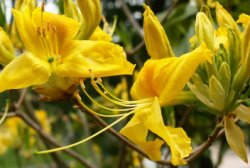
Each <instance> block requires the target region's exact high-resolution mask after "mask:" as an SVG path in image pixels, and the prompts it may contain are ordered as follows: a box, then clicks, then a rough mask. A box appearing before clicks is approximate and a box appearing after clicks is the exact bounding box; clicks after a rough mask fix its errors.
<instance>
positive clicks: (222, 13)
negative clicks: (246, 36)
mask: <svg viewBox="0 0 250 168" xmlns="http://www.w3.org/2000/svg"><path fill="white" fill-rule="evenodd" d="M216 18H217V22H218V24H219V26H220V27H225V26H226V25H228V26H230V27H231V28H232V29H233V30H234V31H235V32H236V33H237V35H238V36H240V30H239V28H238V26H237V24H236V22H235V21H234V19H233V17H232V16H231V15H230V14H229V13H228V12H227V11H226V10H225V9H224V8H223V7H222V6H221V5H220V4H219V3H218V2H217V3H216Z"/></svg>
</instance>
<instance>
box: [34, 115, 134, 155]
mask: <svg viewBox="0 0 250 168" xmlns="http://www.w3.org/2000/svg"><path fill="white" fill-rule="evenodd" d="M132 113H134V112H133V111H132V112H130V113H127V114H126V115H124V116H122V117H121V118H119V119H118V120H116V121H114V122H113V123H111V124H110V125H108V126H106V127H105V128H103V129H102V130H100V131H98V132H96V133H94V134H93V135H91V136H89V137H87V138H85V139H83V140H81V141H78V142H76V143H73V144H70V145H67V146H63V147H60V148H54V149H50V150H45V151H38V152H35V154H36V155H40V154H47V153H52V152H57V151H61V150H65V149H68V148H72V147H75V146H77V145H80V144H82V143H84V142H87V141H88V140H90V139H92V138H94V137H96V136H97V135H99V134H101V133H103V132H104V131H106V130H108V129H109V128H111V127H113V126H114V125H115V124H117V123H119V122H120V121H122V120H123V119H125V118H126V117H127V116H129V115H130V114H132Z"/></svg>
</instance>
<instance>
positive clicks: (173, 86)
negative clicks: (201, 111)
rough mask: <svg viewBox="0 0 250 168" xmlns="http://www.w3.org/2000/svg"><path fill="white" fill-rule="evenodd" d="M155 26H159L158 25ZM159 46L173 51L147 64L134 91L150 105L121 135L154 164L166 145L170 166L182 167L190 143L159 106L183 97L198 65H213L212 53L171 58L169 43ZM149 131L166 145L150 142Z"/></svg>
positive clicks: (138, 111)
mask: <svg viewBox="0 0 250 168" xmlns="http://www.w3.org/2000/svg"><path fill="white" fill-rule="evenodd" d="M145 8H146V11H145V13H151V14H152V12H151V11H150V8H149V7H145ZM148 17H150V18H152V17H153V16H151V15H144V22H148V19H149V18H148ZM156 25H157V26H160V25H159V24H158V22H157V23H156ZM144 26H145V25H144ZM150 26H151V25H150ZM144 30H145V29H144ZM161 30H163V28H161ZM144 33H145V36H147V37H148V41H150V40H151V38H156V37H153V35H152V34H148V35H147V34H146V33H148V32H144ZM165 36H166V35H165ZM158 37H159V38H162V37H161V36H158ZM165 39H166V38H165ZM153 41H157V39H153ZM157 42H158V43H157V44H151V45H159V46H164V45H168V46H167V48H169V49H170V50H168V53H167V52H166V54H167V55H164V56H163V55H161V57H160V58H161V59H159V57H154V56H151V57H152V59H149V60H148V61H146V63H145V64H144V66H143V68H142V69H141V71H140V72H139V74H138V76H137V79H136V81H135V83H134V84H133V86H132V89H131V94H132V97H134V98H135V99H137V100H138V101H139V100H143V99H145V98H149V99H151V103H149V104H148V105H145V106H142V107H138V108H137V109H136V110H135V115H134V117H133V118H132V119H131V120H130V122H129V123H128V124H127V125H126V126H125V127H124V128H123V129H122V130H121V133H122V134H123V135H124V136H126V137H127V138H128V139H130V140H131V141H132V142H134V143H136V144H138V145H139V146H140V147H141V148H142V149H143V150H144V152H145V153H147V154H148V156H149V157H150V158H151V159H152V160H160V159H161V151H160V149H161V146H162V144H163V143H164V142H165V143H166V144H167V145H168V146H169V147H170V150H171V154H172V155H171V162H172V163H173V164H174V165H183V164H186V161H185V160H184V158H185V157H187V156H188V155H189V154H190V153H191V152H192V148H191V146H190V143H191V140H190V139H189V138H188V136H187V135H186V133H185V131H184V130H183V129H182V128H172V127H168V126H165V125H164V122H163V118H162V116H161V109H160V106H166V105H172V104H173V101H174V99H175V98H176V97H177V96H178V95H179V94H180V92H181V91H182V89H183V88H184V86H185V84H186V83H187V82H188V80H189V78H190V77H191V76H192V74H193V73H194V71H195V70H196V68H197V67H198V65H199V64H200V63H202V62H205V61H207V60H210V61H211V52H210V50H208V49H207V47H206V46H205V45H201V46H200V47H199V48H197V49H196V50H194V51H193V52H190V53H187V54H184V55H182V56H180V57H170V56H172V54H169V52H170V51H171V47H170V45H169V43H165V42H164V43H163V44H161V42H162V41H161V40H158V41H157ZM159 43H160V44H159ZM147 49H148V48H147ZM163 57H166V58H163ZM149 131H151V132H153V133H155V134H156V135H158V136H159V137H160V138H162V139H163V141H162V140H160V139H156V140H154V141H147V134H148V132H149Z"/></svg>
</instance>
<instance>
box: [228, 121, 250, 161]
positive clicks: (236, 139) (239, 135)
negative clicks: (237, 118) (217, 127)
mask: <svg viewBox="0 0 250 168" xmlns="http://www.w3.org/2000/svg"><path fill="white" fill-rule="evenodd" d="M224 124H225V125H224V127H225V133H226V139H227V142H228V144H229V146H230V147H231V149H232V150H233V151H234V152H235V153H236V154H237V155H238V156H239V157H240V158H241V159H242V160H243V161H244V162H246V163H247V162H248V159H247V150H246V145H245V143H244V134H243V132H242V130H241V129H240V128H239V127H238V126H237V125H236V124H235V122H234V119H232V118H229V117H226V119H225V123H224Z"/></svg>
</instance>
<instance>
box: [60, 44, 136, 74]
mask: <svg viewBox="0 0 250 168" xmlns="http://www.w3.org/2000/svg"><path fill="white" fill-rule="evenodd" d="M133 69H134V65H133V64H131V63H129V62H128V61H127V59H126V55H125V52H124V51H123V49H122V47H120V46H119V45H116V44H113V43H110V42H106V41H90V40H87V41H74V42H73V41H72V43H70V44H69V45H68V46H66V47H65V53H64V56H63V59H62V61H61V64H60V65H58V69H57V72H58V74H59V75H61V76H70V77H90V70H91V72H92V73H93V75H95V76H96V77H97V76H99V77H105V76H113V75H122V74H132V72H133Z"/></svg>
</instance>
